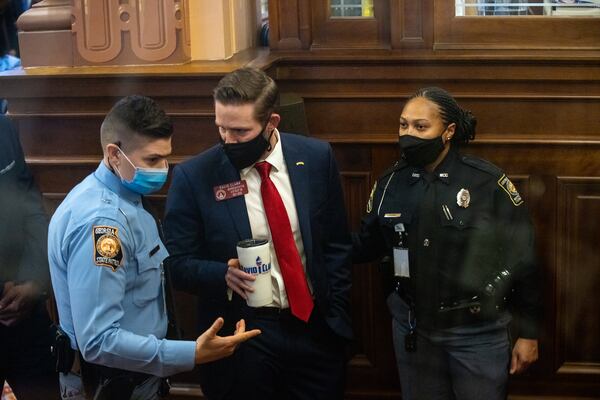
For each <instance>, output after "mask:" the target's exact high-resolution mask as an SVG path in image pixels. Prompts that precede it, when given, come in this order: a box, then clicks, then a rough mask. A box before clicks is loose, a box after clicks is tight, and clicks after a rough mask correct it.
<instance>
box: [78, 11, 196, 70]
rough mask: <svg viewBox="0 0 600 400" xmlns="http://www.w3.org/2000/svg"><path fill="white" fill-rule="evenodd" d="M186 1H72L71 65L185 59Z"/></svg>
mask: <svg viewBox="0 0 600 400" xmlns="http://www.w3.org/2000/svg"><path fill="white" fill-rule="evenodd" d="M187 12H188V0H73V25H72V30H73V41H72V44H73V61H74V65H132V64H177V63H183V62H186V61H189V60H190V47H191V45H190V36H189V20H188V17H187Z"/></svg>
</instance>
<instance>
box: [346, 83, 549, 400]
mask: <svg viewBox="0 0 600 400" xmlns="http://www.w3.org/2000/svg"><path fill="white" fill-rule="evenodd" d="M475 125H476V120H475V118H474V117H473V115H472V114H471V113H470V112H468V111H465V110H463V109H461V108H460V107H459V106H458V104H457V103H456V101H455V100H454V98H452V96H451V95H450V94H449V93H447V92H446V91H444V90H443V89H440V88H426V89H421V90H419V91H418V92H417V93H416V94H415V95H413V96H412V97H411V98H410V99H409V101H408V103H407V104H406V106H405V107H404V109H403V111H402V114H401V117H400V130H399V144H400V148H401V150H402V153H403V156H402V158H401V159H400V161H398V162H397V163H396V164H395V165H394V166H393V167H391V168H390V169H388V170H387V171H386V172H384V174H383V175H382V176H381V177H380V178H379V180H378V181H377V182H376V183H375V186H374V187H373V190H372V192H371V196H370V199H369V203H368V205H367V214H366V215H365V216H364V218H363V220H362V226H361V231H360V232H359V233H356V234H354V235H353V240H354V261H355V262H366V261H373V260H375V259H378V258H380V257H384V261H383V263H382V265H383V266H386V265H387V266H389V268H387V270H388V271H389V272H388V273H389V275H388V276H389V279H388V282H390V283H392V284H393V285H392V287H390V289H392V290H391V291H392V293H391V294H390V295H389V297H388V306H389V308H390V310H391V313H392V316H393V319H392V321H393V337H394V348H395V352H396V359H397V363H398V370H399V374H400V380H401V385H402V398H403V399H405V400H407V399H408V400H411V399H412V400H414V399H418V400H428V399H461V400H470V399H473V400H476V399H484V398H485V399H486V400H494V399H505V398H506V395H507V394H506V386H507V380H508V374H509V372H510V373H511V374H512V373H519V372H521V371H523V370H524V369H525V368H526V367H527V366H528V365H529V364H531V363H532V362H534V361H535V360H536V359H537V336H538V325H539V317H540V314H541V313H540V303H541V301H540V288H539V277H538V272H537V268H536V266H535V260H534V258H535V257H534V243H533V228H532V225H531V222H530V218H529V214H528V211H527V209H526V207H525V205H524V204H523V199H522V198H521V196H520V195H519V193H518V192H517V189H516V188H515V187H514V185H513V184H512V183H511V181H510V180H509V178H508V177H507V176H506V175H505V174H504V173H503V172H502V171H501V170H500V169H499V168H498V167H496V166H495V165H493V164H491V163H489V162H487V161H485V160H481V159H478V158H476V157H472V156H466V155H461V154H460V153H459V152H458V151H457V147H458V146H459V145H464V144H467V143H468V141H469V140H471V139H473V138H474V137H475ZM513 314H517V315H518V316H519V324H518V325H519V330H518V338H517V340H516V342H515V345H514V347H513V349H512V355H511V348H510V338H509V333H508V325H509V323H510V322H511V318H512V315H513Z"/></svg>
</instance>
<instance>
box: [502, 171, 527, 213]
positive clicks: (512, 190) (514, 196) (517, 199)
mask: <svg viewBox="0 0 600 400" xmlns="http://www.w3.org/2000/svg"><path fill="white" fill-rule="evenodd" d="M498 186H500V187H501V188H502V189H503V190H504V191H505V192H506V193H508V197H510V200H511V201H512V202H513V204H514V205H515V206H520V205H521V204H523V199H522V198H521V195H520V194H519V192H518V191H517V188H516V187H515V185H513V183H512V182H511V181H510V179H508V177H507V176H506V175H504V174H502V176H501V177H500V179H498Z"/></svg>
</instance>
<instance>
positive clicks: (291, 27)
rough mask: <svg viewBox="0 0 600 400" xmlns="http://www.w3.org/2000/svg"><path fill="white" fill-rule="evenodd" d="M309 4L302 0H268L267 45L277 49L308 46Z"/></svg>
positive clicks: (309, 29)
mask: <svg viewBox="0 0 600 400" xmlns="http://www.w3.org/2000/svg"><path fill="white" fill-rule="evenodd" d="M310 13H311V4H310V2H308V1H304V0H272V1H269V21H270V24H269V46H270V48H271V49H277V50H294V49H307V48H309V46H310V43H311V38H312V33H311V18H310Z"/></svg>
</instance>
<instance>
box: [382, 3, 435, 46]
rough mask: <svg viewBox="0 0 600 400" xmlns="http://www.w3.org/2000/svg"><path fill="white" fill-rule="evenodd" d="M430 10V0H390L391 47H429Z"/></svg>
mask: <svg viewBox="0 0 600 400" xmlns="http://www.w3.org/2000/svg"><path fill="white" fill-rule="evenodd" d="M432 10H433V1H432V0H421V1H414V0H390V25H391V45H392V46H391V47H392V49H406V48H412V49H431V47H432V44H433V12H432Z"/></svg>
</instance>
